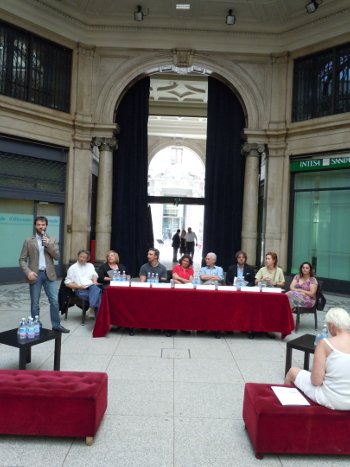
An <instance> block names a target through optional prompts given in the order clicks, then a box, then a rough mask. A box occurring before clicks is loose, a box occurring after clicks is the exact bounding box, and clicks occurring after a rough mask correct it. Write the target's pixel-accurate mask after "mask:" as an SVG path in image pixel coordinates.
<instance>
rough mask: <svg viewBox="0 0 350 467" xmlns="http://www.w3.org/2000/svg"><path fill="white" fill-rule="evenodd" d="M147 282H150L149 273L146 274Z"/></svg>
mask: <svg viewBox="0 0 350 467" xmlns="http://www.w3.org/2000/svg"><path fill="white" fill-rule="evenodd" d="M147 282H151V273H150V272H149V273H148V274H147Z"/></svg>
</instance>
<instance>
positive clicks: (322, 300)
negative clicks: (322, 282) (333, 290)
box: [316, 291, 327, 311]
mask: <svg viewBox="0 0 350 467" xmlns="http://www.w3.org/2000/svg"><path fill="white" fill-rule="evenodd" d="M326 303H327V300H326V297H325V296H324V295H323V293H322V292H321V291H320V292H317V294H316V310H319V311H323V310H324V307H325V306H326Z"/></svg>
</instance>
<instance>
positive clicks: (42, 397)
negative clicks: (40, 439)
mask: <svg viewBox="0 0 350 467" xmlns="http://www.w3.org/2000/svg"><path fill="white" fill-rule="evenodd" d="M107 383H108V379H107V374H106V373H91V372H78V371H74V372H73V371H24V370H0V413H1V417H0V434H7V435H35V436H63V437H84V438H86V444H88V445H91V444H92V441H93V437H94V436H95V434H96V432H97V429H98V427H99V425H100V423H101V420H102V417H103V415H104V413H105V411H106V408H107Z"/></svg>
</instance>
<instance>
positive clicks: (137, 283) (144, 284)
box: [130, 282, 151, 289]
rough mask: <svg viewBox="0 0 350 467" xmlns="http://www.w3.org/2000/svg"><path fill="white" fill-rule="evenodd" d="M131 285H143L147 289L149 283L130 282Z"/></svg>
mask: <svg viewBox="0 0 350 467" xmlns="http://www.w3.org/2000/svg"><path fill="white" fill-rule="evenodd" d="M130 285H131V287H143V288H146V289H149V288H150V286H151V284H150V283H149V282H131V284H130Z"/></svg>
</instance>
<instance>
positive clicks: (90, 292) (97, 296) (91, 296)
mask: <svg viewBox="0 0 350 467" xmlns="http://www.w3.org/2000/svg"><path fill="white" fill-rule="evenodd" d="M75 295H77V296H78V297H81V298H83V299H84V300H89V306H90V307H91V308H94V310H95V311H98V309H99V307H100V304H101V295H102V290H101V289H100V287H99V286H98V285H90V287H88V288H87V289H83V290H80V289H78V290H76V291H75Z"/></svg>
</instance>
